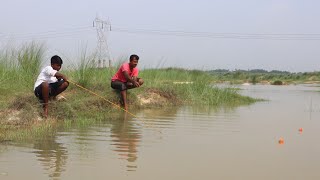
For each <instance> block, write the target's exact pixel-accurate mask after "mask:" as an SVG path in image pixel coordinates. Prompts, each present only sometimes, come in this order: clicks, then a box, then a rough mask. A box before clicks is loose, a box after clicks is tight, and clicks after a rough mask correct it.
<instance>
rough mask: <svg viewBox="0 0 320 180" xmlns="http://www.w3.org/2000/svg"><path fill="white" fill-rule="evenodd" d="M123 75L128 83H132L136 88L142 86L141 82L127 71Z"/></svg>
mask: <svg viewBox="0 0 320 180" xmlns="http://www.w3.org/2000/svg"><path fill="white" fill-rule="evenodd" d="M123 75H124V77H125V78H126V79H127V81H128V82H131V83H132V84H133V85H134V86H136V87H139V86H140V84H139V82H138V81H137V77H133V78H131V77H130V76H129V74H128V72H127V71H123Z"/></svg>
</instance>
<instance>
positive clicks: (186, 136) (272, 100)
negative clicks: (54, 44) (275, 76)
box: [0, 85, 320, 180]
mask: <svg viewBox="0 0 320 180" xmlns="http://www.w3.org/2000/svg"><path fill="white" fill-rule="evenodd" d="M236 88H238V87H237V86H236ZM239 88H240V89H241V90H240V93H241V94H243V95H248V96H251V97H257V98H263V99H266V100H267V101H261V102H258V103H255V104H252V105H248V106H241V107H223V108H212V107H208V106H196V107H179V108H158V109H144V110H139V111H138V110H137V111H136V112H133V114H136V115H137V117H139V118H138V119H137V118H133V117H132V116H130V115H129V114H126V113H122V112H119V118H118V119H112V120H111V119H105V120H104V121H102V122H100V123H97V124H96V125H92V126H90V127H72V128H68V129H67V130H61V131H58V132H57V133H56V135H54V136H44V137H41V138H39V139H36V140H35V141H34V142H33V143H29V144H27V145H25V144H23V145H21V144H12V143H8V144H2V145H1V146H0V179H5V180H6V179H48V178H49V179H130V180H132V179H139V180H140V179H155V180H158V179H159V180H160V179H226V180H229V179H230V180H231V179H246V180H247V179H248V180H256V179H259V180H261V179H262V180H269V179H279V180H280V179H281V180H282V179H290V180H292V179H299V180H300V179H319V178H320V173H319V171H318V168H319V167H320V156H319V155H318V153H319V151H320V140H319V138H318V137H319V133H320V121H319V118H320V92H318V90H319V89H318V87H313V86H259V85H257V86H239ZM299 128H303V132H299V131H298V129H299ZM280 137H283V138H284V144H282V145H279V144H278V140H279V138H280ZM17 157H18V158H19V159H18V158H17ZM17 172H18V173H17Z"/></svg>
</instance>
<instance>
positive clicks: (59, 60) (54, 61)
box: [51, 55, 63, 65]
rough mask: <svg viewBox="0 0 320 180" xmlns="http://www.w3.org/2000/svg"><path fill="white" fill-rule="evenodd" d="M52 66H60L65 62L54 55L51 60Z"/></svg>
mask: <svg viewBox="0 0 320 180" xmlns="http://www.w3.org/2000/svg"><path fill="white" fill-rule="evenodd" d="M51 64H60V65H61V64H63V61H62V59H61V58H60V57H59V56H57V55H54V56H52V58H51Z"/></svg>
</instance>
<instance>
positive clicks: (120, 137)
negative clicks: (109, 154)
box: [110, 113, 141, 170]
mask: <svg viewBox="0 0 320 180" xmlns="http://www.w3.org/2000/svg"><path fill="white" fill-rule="evenodd" d="M110 132H111V137H112V142H113V143H112V145H113V146H115V149H114V151H116V152H117V153H118V155H119V156H120V159H125V160H127V161H128V162H129V163H130V164H128V165H127V167H128V170H134V169H135V168H136V167H137V166H136V164H135V161H136V160H137V158H138V155H137V153H138V146H139V141H140V139H141V133H140V132H139V129H137V128H136V127H135V124H134V122H133V120H132V116H131V115H129V114H127V113H123V114H121V117H120V118H119V120H118V121H113V122H112V126H111V129H110Z"/></svg>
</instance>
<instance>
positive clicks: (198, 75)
mask: <svg viewBox="0 0 320 180" xmlns="http://www.w3.org/2000/svg"><path fill="white" fill-rule="evenodd" d="M141 76H142V77H143V78H144V79H145V84H146V86H147V87H153V88H159V89H162V90H164V91H174V92H176V94H177V96H178V98H179V99H180V100H182V101H184V103H187V104H206V105H212V106H219V105H239V104H248V103H252V102H254V101H255V100H254V99H252V98H249V97H243V96H241V95H239V94H238V92H237V90H235V89H227V88H226V89H221V88H218V87H216V86H214V84H213V82H214V80H215V79H214V77H213V76H211V75H210V74H208V73H206V72H203V71H200V70H185V69H179V68H166V69H149V70H144V71H142V72H141Z"/></svg>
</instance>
